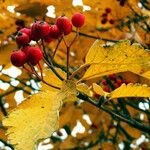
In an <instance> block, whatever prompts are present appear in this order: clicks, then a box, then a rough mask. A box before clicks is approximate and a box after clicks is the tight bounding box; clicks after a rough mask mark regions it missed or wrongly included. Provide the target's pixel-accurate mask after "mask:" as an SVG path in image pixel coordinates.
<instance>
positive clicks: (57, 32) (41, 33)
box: [11, 13, 85, 67]
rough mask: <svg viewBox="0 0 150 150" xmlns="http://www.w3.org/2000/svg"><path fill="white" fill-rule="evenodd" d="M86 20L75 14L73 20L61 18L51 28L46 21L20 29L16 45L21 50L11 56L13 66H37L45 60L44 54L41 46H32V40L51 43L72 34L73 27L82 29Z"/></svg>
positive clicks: (81, 15)
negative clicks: (26, 64)
mask: <svg viewBox="0 0 150 150" xmlns="http://www.w3.org/2000/svg"><path fill="white" fill-rule="evenodd" d="M84 20H85V16H84V15H83V14H81V13H75V14H74V15H73V17H72V20H70V19H69V18H67V17H66V16H60V17H58V18H57V20H56V24H54V25H51V26H50V25H49V24H48V23H47V22H45V21H36V22H35V23H33V25H32V26H31V27H30V28H22V29H20V30H19V31H18V32H17V35H16V43H17V44H18V46H19V47H21V49H20V50H17V51H14V52H13V53H12V54H11V62H12V64H13V65H15V66H17V67H21V66H24V64H25V63H28V64H30V65H33V66H34V65H37V64H38V63H39V61H40V60H41V59H42V58H43V52H42V49H41V48H40V47H39V46H38V47H37V46H30V41H31V40H33V41H36V42H37V43H38V41H41V40H43V41H45V42H47V43H50V42H51V41H52V40H53V39H59V38H60V37H62V36H63V35H68V34H70V33H71V32H72V25H73V26H75V27H76V28H80V27H82V26H83V24H84ZM71 22H72V23H71ZM17 24H18V22H17Z"/></svg>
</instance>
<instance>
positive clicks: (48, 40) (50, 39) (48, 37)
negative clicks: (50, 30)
mask: <svg viewBox="0 0 150 150" xmlns="http://www.w3.org/2000/svg"><path fill="white" fill-rule="evenodd" d="M44 41H45V42H46V43H50V42H52V41H53V39H52V38H51V37H50V36H46V37H45V38H44Z"/></svg>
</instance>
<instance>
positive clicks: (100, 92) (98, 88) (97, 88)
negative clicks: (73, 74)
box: [93, 83, 109, 96]
mask: <svg viewBox="0 0 150 150" xmlns="http://www.w3.org/2000/svg"><path fill="white" fill-rule="evenodd" d="M93 91H94V92H95V93H96V94H98V95H100V96H107V95H108V94H109V93H107V92H105V91H104V90H103V89H102V88H101V86H99V85H98V84H96V83H93Z"/></svg>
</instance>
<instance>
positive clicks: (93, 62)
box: [82, 40, 150, 80]
mask: <svg viewBox="0 0 150 150" xmlns="http://www.w3.org/2000/svg"><path fill="white" fill-rule="evenodd" d="M149 60H150V52H149V51H146V50H144V49H143V48H142V47H141V46H139V45H138V44H133V45H131V43H130V42H129V41H127V40H125V41H120V42H118V43H117V44H115V45H113V46H109V47H102V46H101V45H100V44H99V40H97V41H96V42H95V43H94V44H93V46H92V47H91V48H90V50H89V52H88V54H87V56H86V64H85V65H88V64H89V65H90V67H89V69H88V70H87V71H86V73H85V74H84V76H83V78H82V80H83V79H84V80H88V79H93V78H96V77H100V76H104V75H108V74H112V73H119V72H125V71H130V72H134V73H136V74H138V75H141V76H142V75H143V73H144V72H147V71H149V70H150V63H149V62H150V61H149ZM144 77H146V78H148V79H150V76H149V75H147V76H146V75H144Z"/></svg>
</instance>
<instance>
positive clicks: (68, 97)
mask: <svg viewBox="0 0 150 150" xmlns="http://www.w3.org/2000/svg"><path fill="white" fill-rule="evenodd" d="M58 95H59V97H60V99H61V100H62V101H75V100H78V98H77V97H76V84H75V83H74V82H73V81H71V80H68V81H64V82H63V84H62V88H61V91H60V93H59V94H58Z"/></svg>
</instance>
